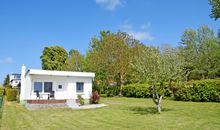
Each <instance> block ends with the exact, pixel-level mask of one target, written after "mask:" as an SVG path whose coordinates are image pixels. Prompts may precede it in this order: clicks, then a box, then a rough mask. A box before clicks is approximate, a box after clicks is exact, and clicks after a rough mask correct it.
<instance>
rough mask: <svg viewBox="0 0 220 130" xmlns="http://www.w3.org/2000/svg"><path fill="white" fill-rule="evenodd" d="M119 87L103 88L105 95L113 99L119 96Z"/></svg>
mask: <svg viewBox="0 0 220 130" xmlns="http://www.w3.org/2000/svg"><path fill="white" fill-rule="evenodd" d="M119 91H120V87H118V86H110V87H106V88H105V94H106V96H107V97H114V96H117V95H118V94H119Z"/></svg>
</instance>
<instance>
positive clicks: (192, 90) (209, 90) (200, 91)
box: [175, 79, 220, 102]
mask: <svg viewBox="0 0 220 130" xmlns="http://www.w3.org/2000/svg"><path fill="white" fill-rule="evenodd" d="M175 99H176V100H183V101H202V102H220V79H206V80H198V81H190V82H187V83H185V85H184V86H181V87H178V89H177V91H176V92H175Z"/></svg>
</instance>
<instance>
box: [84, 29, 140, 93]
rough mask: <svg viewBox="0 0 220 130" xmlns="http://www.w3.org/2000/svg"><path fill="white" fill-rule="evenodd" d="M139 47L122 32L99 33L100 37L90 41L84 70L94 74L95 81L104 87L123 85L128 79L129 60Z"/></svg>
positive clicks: (136, 42) (135, 41) (137, 43)
mask: <svg viewBox="0 0 220 130" xmlns="http://www.w3.org/2000/svg"><path fill="white" fill-rule="evenodd" d="M139 45H141V44H140V42H139V41H137V40H135V39H133V38H132V37H131V36H130V35H128V34H127V33H124V32H117V33H112V32H110V31H100V36H99V37H98V38H97V37H94V38H92V40H91V44H90V47H89V51H88V53H87V56H86V59H85V63H84V64H85V70H87V71H94V72H96V78H95V80H96V81H99V82H101V84H102V85H106V86H109V85H111V86H114V85H118V86H120V90H119V94H121V87H122V86H123V85H125V84H126V83H127V82H128V81H129V79H128V77H129V76H128V75H130V73H128V71H130V60H131V59H132V57H133V55H134V54H135V48H136V47H137V46H139Z"/></svg>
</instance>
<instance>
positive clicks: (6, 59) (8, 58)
mask: <svg viewBox="0 0 220 130" xmlns="http://www.w3.org/2000/svg"><path fill="white" fill-rule="evenodd" d="M1 63H4V64H12V63H14V60H13V59H12V58H11V57H6V58H5V59H3V60H2V61H1Z"/></svg>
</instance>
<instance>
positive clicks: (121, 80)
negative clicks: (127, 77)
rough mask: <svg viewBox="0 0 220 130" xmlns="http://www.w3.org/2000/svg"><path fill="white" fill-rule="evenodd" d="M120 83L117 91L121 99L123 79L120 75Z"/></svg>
mask: <svg viewBox="0 0 220 130" xmlns="http://www.w3.org/2000/svg"><path fill="white" fill-rule="evenodd" d="M120 82H121V84H120V89H119V96H120V97H121V96H123V95H122V87H123V86H124V78H123V76H122V75H121V74H120Z"/></svg>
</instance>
